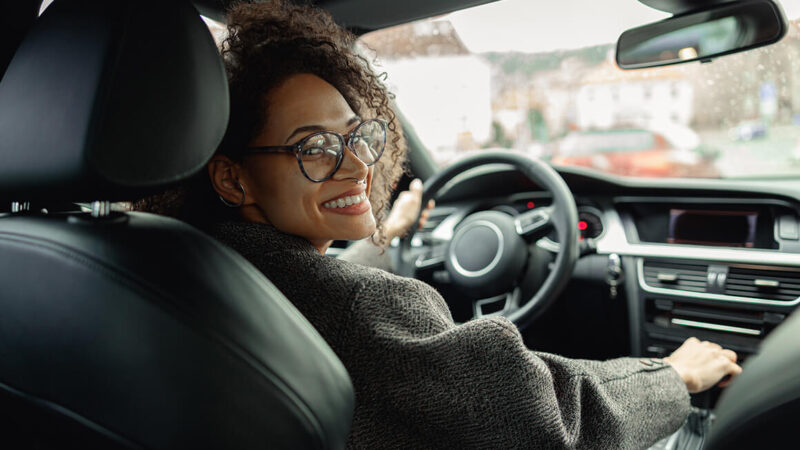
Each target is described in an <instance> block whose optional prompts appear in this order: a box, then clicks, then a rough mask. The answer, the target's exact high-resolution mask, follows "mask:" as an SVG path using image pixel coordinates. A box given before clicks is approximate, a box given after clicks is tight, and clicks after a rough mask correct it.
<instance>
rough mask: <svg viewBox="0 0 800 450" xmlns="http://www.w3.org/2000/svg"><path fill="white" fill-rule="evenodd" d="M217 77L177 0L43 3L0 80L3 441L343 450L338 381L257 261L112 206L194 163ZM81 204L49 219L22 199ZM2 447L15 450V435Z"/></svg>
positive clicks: (344, 379) (219, 86) (324, 349)
mask: <svg viewBox="0 0 800 450" xmlns="http://www.w3.org/2000/svg"><path fill="white" fill-rule="evenodd" d="M227 101H228V99H227V88H226V81H225V74H224V70H223V67H222V64H221V60H220V58H219V56H218V53H217V51H216V48H215V47H214V44H213V41H212V39H211V37H210V35H209V33H208V30H207V29H206V28H205V26H204V24H203V22H202V20H201V19H200V17H199V15H198V13H197V11H196V10H195V9H194V8H193V7H192V6H191V5H189V4H188V3H184V2H180V1H170V2H155V1H149V2H148V1H128V0H116V1H107V0H95V1H89V0H56V1H55V2H54V3H53V4H52V5H51V6H50V7H49V8H48V9H47V11H45V13H44V15H43V16H42V17H41V18H40V19H39V20H38V21H37V22H36V24H35V25H34V27H33V29H32V31H31V33H30V34H29V35H28V36H27V37H26V38H25V40H24V41H23V43H22V44H21V46H20V48H19V50H18V51H17V53H16V55H15V56H14V59H13V60H12V61H11V64H10V65H9V67H8V70H7V72H6V74H5V76H4V78H3V79H2V81H0V136H2V139H0V161H1V162H0V201H2V202H4V203H8V202H12V201H13V202H19V203H17V208H16V209H18V210H21V211H19V212H17V213H13V214H3V215H0V446H2V447H4V448H28V447H32V448H50V447H57V448H64V447H69V448H90V447H97V448H140V447H143V448H230V449H234V448H236V449H239V448H256V447H258V448H339V447H343V446H344V442H345V440H346V437H347V434H348V431H349V426H350V420H351V417H352V410H353V391H352V385H351V383H350V379H349V377H348V375H347V372H346V371H345V369H344V367H343V365H342V364H341V362H340V361H339V360H338V359H337V358H336V356H335V355H334V354H333V352H332V351H331V350H330V348H329V347H328V346H327V345H326V344H325V342H324V341H323V339H322V338H321V337H320V336H319V335H318V334H317V333H316V332H315V330H314V329H313V328H312V327H311V325H310V324H309V323H308V322H307V321H306V320H305V319H304V318H303V317H302V316H301V315H300V314H299V313H298V312H297V311H296V310H295V309H294V308H293V307H292V305H291V304H290V303H289V302H288V301H287V300H286V299H285V298H284V297H283V296H282V295H281V294H280V293H279V292H278V291H277V290H276V289H275V287H274V286H273V285H272V284H271V283H270V282H269V281H268V280H266V279H265V278H264V277H263V276H262V275H261V273H260V272H258V271H257V270H256V269H255V268H253V267H252V266H251V265H250V264H249V263H248V262H246V261H245V260H244V259H243V258H241V257H240V256H238V255H237V254H235V253H234V252H233V251H231V250H229V249H228V248H226V247H224V246H222V245H220V244H218V243H217V242H215V241H214V240H212V239H210V238H208V237H207V236H205V235H204V234H202V233H201V232H199V231H197V230H195V229H194V228H192V227H190V226H188V225H186V224H183V223H181V222H178V221H176V220H172V219H169V218H164V217H159V216H155V215H150V214H143V213H118V212H110V211H109V210H108V209H109V208H108V202H107V201H108V200H120V199H133V198H138V197H140V196H143V195H144V194H147V193H149V192H151V191H153V190H155V189H159V188H162V187H163V186H166V185H168V184H169V183H172V182H176V181H179V180H181V179H183V178H186V177H188V176H190V175H192V174H194V173H196V172H197V171H198V170H200V169H201V168H202V167H203V165H204V164H205V162H206V161H207V160H208V158H209V157H210V156H211V154H212V153H213V151H214V149H215V147H216V145H217V144H218V142H219V140H220V139H221V137H222V134H223V132H224V129H225V126H226V124H227V117H228V109H227ZM64 201H75V202H93V203H92V205H93V208H94V209H93V213H91V214H90V213H85V214H79V213H71V214H68V213H63V214H52V213H51V214H42V213H36V212H31V211H25V210H24V209H25V208H24V205H25V203H26V202H41V203H47V202H64ZM12 444H13V445H12Z"/></svg>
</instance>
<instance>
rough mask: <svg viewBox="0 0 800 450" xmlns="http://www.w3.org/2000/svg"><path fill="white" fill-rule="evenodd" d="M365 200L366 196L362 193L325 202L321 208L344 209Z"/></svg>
mask: <svg viewBox="0 0 800 450" xmlns="http://www.w3.org/2000/svg"><path fill="white" fill-rule="evenodd" d="M366 199H367V194H366V193H365V192H362V193H361V194H358V195H351V196H347V197H341V198H338V199H336V200H332V201H329V202H326V203H324V204H323V205H322V206H324V207H326V208H344V207H346V206H351V205H357V204H359V203H361V202H363V201H364V200H366Z"/></svg>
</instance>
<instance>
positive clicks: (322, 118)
mask: <svg viewBox="0 0 800 450" xmlns="http://www.w3.org/2000/svg"><path fill="white" fill-rule="evenodd" d="M267 105H268V106H267V108H268V111H267V124H266V127H265V128H264V130H263V132H262V133H261V134H260V135H259V136H257V137H256V138H255V139H253V141H252V142H250V146H270V145H291V144H295V143H297V142H298V141H299V140H301V139H303V138H304V137H306V136H308V135H310V134H312V133H315V132H318V131H335V132H337V133H340V134H342V135H346V134H347V133H349V132H350V131H352V130H353V129H354V128H355V127H356V126H357V125H358V124H359V123H360V122H361V120H362V118H360V117H358V116H357V115H356V114H355V113H354V112H353V110H352V109H350V105H348V103H347V101H346V100H345V99H344V97H343V96H342V94H340V93H339V91H338V90H337V89H336V88H335V87H333V86H332V85H331V84H329V83H328V82H326V81H325V80H323V79H321V78H319V77H317V76H315V75H311V74H297V75H293V76H291V77H289V78H287V79H286V81H284V82H283V83H282V84H281V85H279V86H278V87H277V88H275V89H274V90H273V91H272V92H270V95H269V98H268V101H267ZM364 119H366V118H364ZM239 181H240V182H241V184H242V186H243V187H244V189H245V192H246V196H245V203H244V205H243V207H242V215H243V216H244V218H245V219H246V220H249V221H255V222H268V223H271V224H272V225H274V226H275V227H276V228H277V229H279V230H281V231H284V232H286V233H290V234H294V235H297V236H301V237H304V238H306V239H308V240H309V241H310V242H311V243H312V244H314V245H315V246H316V247H317V248H318V249H319V250H320V251H321V252H324V250H325V249H326V248H327V247H328V245H330V241H332V240H334V239H347V240H355V239H363V238H365V237H367V236H370V235H371V234H372V233H373V232H374V231H375V218H374V217H373V215H372V206H371V205H370V202H369V193H370V190H371V187H372V167H368V166H367V165H366V164H364V163H363V162H362V161H361V160H359V159H358V158H356V156H355V155H354V154H353V152H351V151H350V150H349V149H346V150H345V151H344V156H343V160H342V163H341V166H340V167H339V170H337V171H336V173H335V174H334V175H333V176H332V177H331V178H329V179H328V180H326V181H323V182H321V183H314V182H312V181H310V180H308V179H307V178H306V177H305V176H304V175H303V173H302V172H301V171H300V167H299V166H298V164H297V158H296V156H295V155H293V154H291V153H277V154H252V155H249V156H247V157H245V159H244V161H243V162H242V165H241V171H240V173H239ZM359 194H365V196H366V197H367V199H366V200H364V201H363V202H360V203H357V204H354V205H352V206H347V207H345V208H341V207H331V206H332V205H331V202H333V201H334V200H337V199H339V198H345V197H353V196H358V195H359ZM362 197H363V196H362ZM334 203H336V202H334ZM326 205H327V206H326Z"/></svg>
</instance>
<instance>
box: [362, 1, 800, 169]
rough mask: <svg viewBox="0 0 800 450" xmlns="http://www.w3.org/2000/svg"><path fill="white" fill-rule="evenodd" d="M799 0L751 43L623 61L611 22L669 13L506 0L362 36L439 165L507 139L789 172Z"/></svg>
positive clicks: (592, 164) (593, 164)
mask: <svg viewBox="0 0 800 450" xmlns="http://www.w3.org/2000/svg"><path fill="white" fill-rule="evenodd" d="M799 4H800V1H797V0H793V1H785V2H782V5H783V8H784V11H785V12H786V15H787V17H788V18H789V32H788V34H787V36H786V37H785V38H784V39H783V40H782V41H781V42H779V43H777V44H774V45H771V46H767V47H764V48H761V49H756V50H751V51H748V52H744V53H739V54H735V55H730V56H725V57H722V58H718V59H716V60H714V61H713V62H711V63H705V64H701V63H692V64H685V65H676V66H668V67H661V68H654V69H643V70H633V71H623V70H621V69H619V68H618V67H617V65H616V63H615V62H614V42H615V41H616V38H617V37H618V36H619V34H620V33H622V31H624V30H625V29H627V28H630V27H634V26H638V25H641V24H644V23H648V22H652V21H656V20H660V19H662V18H665V17H667V14H665V13H661V12H658V11H656V10H653V9H651V8H648V7H647V6H645V5H643V4H641V3H639V2H635V1H629V0H609V1H607V2H589V1H580V0H564V1H560V2H530V1H526V0H505V1H503V2H497V3H490V4H487V5H483V6H478V7H475V8H471V9H468V10H463V11H458V12H455V13H452V14H448V15H445V16H440V17H436V18H433V19H427V20H422V21H419V22H415V23H411V24H406V25H401V26H397V27H393V28H389V29H384V30H379V31H376V32H373V33H369V34H367V35H365V36H363V37H362V38H361V39H360V40H359V44H360V48H361V51H362V53H363V54H364V55H365V56H366V57H367V59H369V60H370V61H372V63H373V64H374V67H375V70H376V71H378V72H385V73H386V83H387V84H388V86H389V88H390V90H391V91H392V92H394V94H395V95H396V103H397V105H398V107H399V109H401V110H402V111H403V113H404V115H405V116H406V117H407V118H408V120H409V121H410V123H411V125H412V126H413V127H414V129H415V131H416V132H417V134H418V135H419V136H420V138H421V140H422V141H423V143H424V144H425V147H426V148H427V149H428V150H429V151H430V152H431V155H432V156H433V159H434V160H435V161H436V162H437V163H438V164H439V165H441V166H446V165H448V164H450V163H452V162H453V161H456V160H458V159H459V158H462V157H464V156H468V155H472V154H475V153H478V152H482V151H486V150H503V149H511V150H514V151H517V152H524V153H526V154H529V155H532V156H536V157H541V158H544V159H546V160H549V161H551V162H552V163H553V164H556V165H569V166H581V167H587V168H590V169H594V170H599V171H603V172H607V173H612V174H616V175H624V176H646V177H703V178H719V177H724V178H736V177H753V176H756V177H762V176H772V175H788V176H795V175H797V174H800V20H798V18H799V17H800V5H799Z"/></svg>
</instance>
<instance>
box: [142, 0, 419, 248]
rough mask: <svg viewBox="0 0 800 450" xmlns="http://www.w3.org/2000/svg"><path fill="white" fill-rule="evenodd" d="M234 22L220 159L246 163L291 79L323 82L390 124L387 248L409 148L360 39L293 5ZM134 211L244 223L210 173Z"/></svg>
mask: <svg viewBox="0 0 800 450" xmlns="http://www.w3.org/2000/svg"><path fill="white" fill-rule="evenodd" d="M227 23H228V36H227V38H226V39H225V40H224V41H223V43H222V57H223V60H224V61H225V67H226V70H227V74H228V84H229V89H230V101H231V109H230V111H231V112H230V121H229V124H228V129H227V131H226V133H225V137H224V138H223V140H222V143H221V144H220V146H219V148H218V149H217V154H221V155H225V156H227V157H228V158H230V159H232V160H233V161H237V162H238V161H241V160H242V158H243V157H244V150H245V148H246V146H247V144H248V143H249V142H251V141H252V139H253V138H254V137H256V136H257V135H259V134H260V133H261V132H262V131H263V128H264V126H265V124H266V123H267V121H268V120H269V93H270V92H271V91H272V90H273V89H275V88H276V87H278V86H279V85H280V84H281V83H282V82H283V81H285V80H286V79H287V78H289V77H290V76H292V75H295V74H299V73H309V74H313V75H316V76H318V77H320V78H322V79H323V80H325V81H327V82H328V83H330V84H331V85H333V86H334V87H335V88H336V89H337V90H338V91H339V92H340V93H341V94H342V96H343V97H344V98H345V100H346V101H347V103H348V104H349V105H350V108H351V109H352V110H353V111H354V112H355V113H356V114H358V115H359V116H361V117H379V118H382V119H384V120H386V121H387V123H388V126H387V129H388V139H387V144H386V150H385V151H384V154H383V156H382V158H381V159H380V160H379V161H378V163H376V164H375V166H374V172H373V178H372V190H371V193H370V202H371V203H372V205H373V207H372V212H373V214H374V215H375V219H376V222H377V224H378V232H376V233H375V234H374V235H373V241H374V242H375V243H376V244H379V245H381V246H385V245H386V242H385V238H384V237H383V236H384V233H383V232H382V231H383V219H385V214H386V210H387V209H388V204H389V201H390V197H391V194H392V186H393V185H394V184H395V182H396V181H397V180H398V179H399V178H400V176H401V175H402V174H403V171H404V168H405V152H406V146H405V141H404V139H403V136H402V132H401V127H400V124H399V122H398V120H397V117H396V116H395V113H394V111H393V110H392V108H391V106H390V104H389V98H390V95H389V92H388V91H387V89H386V86H385V85H384V84H383V83H382V82H381V80H380V79H379V75H376V74H375V73H374V72H373V71H372V69H371V68H370V66H369V62H368V61H367V60H366V59H364V58H363V57H362V56H361V55H359V54H357V53H356V51H355V41H356V36H355V35H353V34H352V33H350V32H349V31H347V30H345V29H344V28H342V27H340V26H339V25H337V24H336V23H335V22H334V20H333V18H332V17H331V16H330V15H329V14H328V13H327V12H325V11H323V10H320V9H318V8H315V7H312V6H303V5H296V4H293V3H290V2H289V1H286V0H270V1H266V2H263V3H239V4H236V5H234V6H233V7H232V8H231V9H230V10H229V12H228V15H227ZM265 100H266V101H265ZM298 176H300V174H299V172H298ZM134 209H136V210H146V211H150V212H154V213H159V214H165V215H171V216H174V217H178V218H180V219H182V220H185V221H187V222H189V223H192V224H194V225H197V226H199V227H201V228H203V227H204V226H205V225H208V224H210V223H213V222H215V221H219V220H236V219H238V213H237V211H236V210H235V209H232V208H227V207H225V206H223V205H222V203H221V202H220V201H219V198H218V197H217V194H216V192H215V191H214V190H213V188H212V187H211V183H210V180H209V177H208V175H207V174H206V173H205V171H202V173H200V174H198V175H197V176H195V177H194V178H193V179H191V180H190V181H189V182H187V183H185V184H184V185H182V186H179V187H178V188H175V189H171V190H169V191H168V192H165V193H163V194H160V195H158V196H154V197H149V198H147V199H143V200H139V201H137V202H135V203H134Z"/></svg>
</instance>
